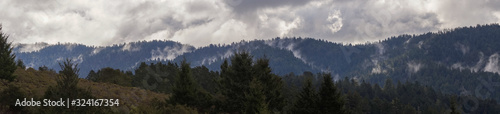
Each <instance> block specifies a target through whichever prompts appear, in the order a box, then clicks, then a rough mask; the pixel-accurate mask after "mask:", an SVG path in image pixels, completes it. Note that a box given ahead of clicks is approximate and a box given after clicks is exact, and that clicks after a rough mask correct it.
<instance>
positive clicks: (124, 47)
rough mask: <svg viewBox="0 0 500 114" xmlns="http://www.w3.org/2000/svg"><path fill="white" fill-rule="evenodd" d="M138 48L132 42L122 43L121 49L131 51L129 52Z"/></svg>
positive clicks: (139, 48)
mask: <svg viewBox="0 0 500 114" xmlns="http://www.w3.org/2000/svg"><path fill="white" fill-rule="evenodd" d="M139 50H141V47H140V46H137V45H135V44H133V43H127V44H125V45H123V47H122V51H131V52H133V51H139ZM94 51H96V50H94ZM99 51H100V50H99Z"/></svg>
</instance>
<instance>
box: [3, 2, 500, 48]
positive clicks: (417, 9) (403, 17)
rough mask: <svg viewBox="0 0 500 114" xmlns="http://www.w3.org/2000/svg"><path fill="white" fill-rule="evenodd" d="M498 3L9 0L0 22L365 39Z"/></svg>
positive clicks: (32, 30)
mask: <svg viewBox="0 0 500 114" xmlns="http://www.w3.org/2000/svg"><path fill="white" fill-rule="evenodd" d="M497 6H500V1H495V0H476V1H465V0H463V1H456V0H421V1H415V0H370V1H366V0H196V1H195V0H181V1H175V0H142V1H137V0H122V1H105V0H97V1H92V2H88V1H84V0H71V1H63V0H46V1H38V0H4V1H1V2H0V7H2V10H1V11H0V14H2V16H1V17H0V23H2V25H3V27H4V31H3V32H5V33H7V34H9V35H10V37H11V38H10V39H9V40H10V41H13V42H15V43H35V42H48V43H49V44H56V43H58V42H72V43H79V44H86V45H96V46H107V45H112V44H123V43H126V42H133V41H142V40H164V39H167V40H174V41H178V42H181V43H186V44H190V45H194V46H196V47H200V46H206V45H208V44H217V43H222V44H224V43H231V42H238V41H241V40H243V39H244V40H253V39H270V38H274V37H283V36H302V37H313V38H319V39H325V40H328V41H333V42H347V43H365V42H366V41H376V40H380V39H385V38H387V37H389V36H393V35H399V34H405V33H406V34H418V33H423V32H428V31H436V30H439V29H444V28H453V27H457V26H469V25H475V24H487V23H495V22H496V23H499V22H500V8H499V7H497Z"/></svg>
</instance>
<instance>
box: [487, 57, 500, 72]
mask: <svg viewBox="0 0 500 114" xmlns="http://www.w3.org/2000/svg"><path fill="white" fill-rule="evenodd" d="M499 61H500V55H498V53H495V54H493V55H491V56H490V58H489V59H488V63H486V66H485V67H484V71H486V72H493V73H500V64H499Z"/></svg>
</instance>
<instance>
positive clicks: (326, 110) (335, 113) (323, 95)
mask: <svg viewBox="0 0 500 114" xmlns="http://www.w3.org/2000/svg"><path fill="white" fill-rule="evenodd" d="M319 96H320V101H319V102H318V105H319V106H318V107H319V109H320V111H321V113H323V114H344V113H347V111H346V109H345V108H344V103H345V101H344V98H343V97H342V95H341V94H340V91H339V90H338V89H337V87H335V85H334V84H333V80H332V75H331V74H323V82H322V83H321V87H320V90H319Z"/></svg>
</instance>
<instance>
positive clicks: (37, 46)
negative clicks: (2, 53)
mask: <svg viewBox="0 0 500 114" xmlns="http://www.w3.org/2000/svg"><path fill="white" fill-rule="evenodd" d="M47 46H49V44H47V43H43V42H41V43H39V42H37V43H34V44H19V43H16V44H13V46H12V47H14V48H19V51H18V52H34V51H40V50H41V49H43V48H45V47H47Z"/></svg>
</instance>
